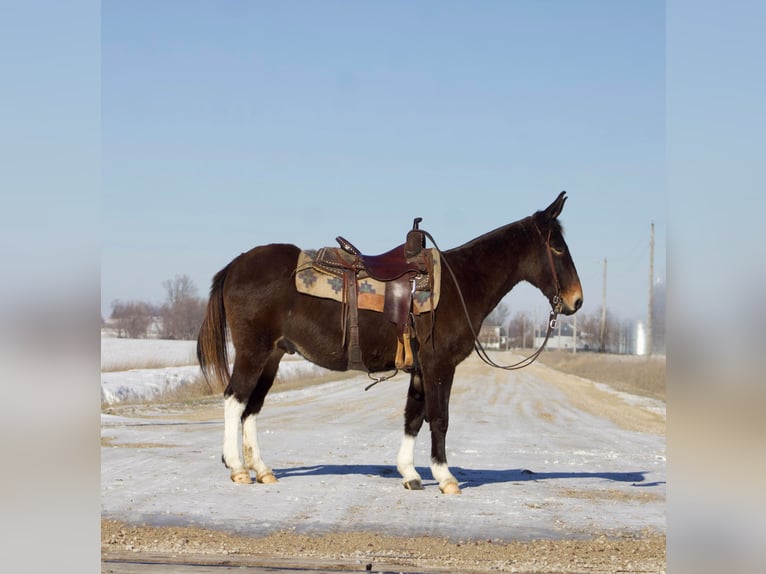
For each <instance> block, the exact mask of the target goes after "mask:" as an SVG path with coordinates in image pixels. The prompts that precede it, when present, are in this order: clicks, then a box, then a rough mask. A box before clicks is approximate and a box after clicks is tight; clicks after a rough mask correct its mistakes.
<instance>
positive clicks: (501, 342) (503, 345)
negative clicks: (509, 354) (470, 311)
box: [479, 325, 508, 349]
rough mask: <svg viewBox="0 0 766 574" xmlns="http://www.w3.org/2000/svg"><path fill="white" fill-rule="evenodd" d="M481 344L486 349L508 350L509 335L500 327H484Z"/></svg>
mask: <svg viewBox="0 0 766 574" xmlns="http://www.w3.org/2000/svg"><path fill="white" fill-rule="evenodd" d="M479 342H480V343H481V344H482V346H483V347H484V348H485V349H507V348H508V334H507V333H506V332H505V329H504V328H503V327H501V326H500V325H482V326H481V330H480V331H479Z"/></svg>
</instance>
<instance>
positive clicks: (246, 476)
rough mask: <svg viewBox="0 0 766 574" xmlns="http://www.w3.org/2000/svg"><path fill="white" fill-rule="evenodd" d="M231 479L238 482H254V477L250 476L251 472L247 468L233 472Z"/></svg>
mask: <svg viewBox="0 0 766 574" xmlns="http://www.w3.org/2000/svg"><path fill="white" fill-rule="evenodd" d="M231 480H232V482H236V483H237V484H253V479H252V478H250V473H249V472H247V471H246V470H240V471H239V472H236V473H234V472H232V473H231Z"/></svg>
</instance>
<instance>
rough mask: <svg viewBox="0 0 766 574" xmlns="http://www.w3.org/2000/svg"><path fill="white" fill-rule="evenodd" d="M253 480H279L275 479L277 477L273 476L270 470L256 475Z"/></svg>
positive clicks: (264, 482) (265, 481) (263, 481)
mask: <svg viewBox="0 0 766 574" xmlns="http://www.w3.org/2000/svg"><path fill="white" fill-rule="evenodd" d="M255 480H257V481H258V482H260V483H261V484H274V483H275V482H279V481H278V480H277V477H276V476H274V474H273V473H271V472H266V473H264V474H262V475H260V476H258V477H256V479H255Z"/></svg>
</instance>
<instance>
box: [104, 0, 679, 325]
mask: <svg viewBox="0 0 766 574" xmlns="http://www.w3.org/2000/svg"><path fill="white" fill-rule="evenodd" d="M101 18H102V20H101V39H102V44H101V57H102V66H101V85H102V92H101V137H102V148H101V168H102V169H101V176H102V190H103V191H102V205H101V208H102V216H101V225H102V232H101V313H102V315H103V316H108V314H109V312H110V305H111V302H112V301H114V300H115V299H121V300H148V301H152V302H157V303H161V302H162V301H163V299H164V291H163V288H162V282H163V281H164V280H166V279H169V278H172V277H173V276H174V275H177V274H187V275H189V276H190V277H191V278H192V279H193V280H194V282H195V283H196V285H197V287H198V288H199V291H200V295H204V294H206V292H207V289H208V287H209V283H210V280H211V278H212V276H213V274H214V273H215V272H216V271H217V270H218V269H220V268H221V267H223V266H224V265H225V264H226V263H228V262H229V261H230V260H231V259H232V258H234V257H235V256H236V255H238V254H239V253H241V252H243V251H246V250H248V249H249V248H251V247H254V246H256V245H260V244H265V243H271V242H290V243H295V244H297V245H299V246H301V247H306V248H309V247H319V246H322V245H329V244H332V243H333V240H334V237H335V236H336V235H339V234H340V235H344V236H346V237H348V238H349V239H351V240H352V241H354V242H355V243H356V244H358V245H359V246H360V248H362V249H363V250H365V251H368V252H378V251H384V250H387V249H388V248H390V247H392V246H394V245H395V244H397V243H399V242H401V241H402V240H403V237H404V233H405V232H406V230H407V229H408V228H409V227H410V225H411V223H412V219H413V217H415V216H420V217H423V224H422V225H423V227H424V228H425V229H428V230H429V231H430V232H431V233H432V234H433V235H434V237H435V238H436V240H437V241H438V242H439V244H440V246H442V247H443V248H448V247H454V246H457V245H459V244H461V243H464V242H466V241H468V240H470V239H471V238H473V237H475V236H477V235H480V234H482V233H484V232H486V231H489V230H491V229H494V228H496V227H498V226H500V225H503V224H505V223H509V222H511V221H515V220H518V219H521V218H523V217H525V216H526V215H529V214H531V213H532V212H534V211H535V210H538V209H542V208H544V207H545V206H547V205H548V203H550V201H552V200H553V199H554V198H555V197H556V195H557V194H558V192H559V191H561V190H564V189H565V190H567V191H568V194H569V200H568V202H567V205H566V208H565V211H564V214H563V215H562V221H563V223H564V225H565V227H566V230H567V240H568V243H569V246H570V248H571V251H572V253H573V256H574V259H575V262H576V264H577V267H578V270H579V272H580V276H581V280H582V282H583V287H584V291H585V307H584V311H585V312H592V311H594V310H596V309H598V308H599V307H600V305H601V294H602V271H603V260H604V258H606V259H607V260H608V279H607V305H608V307H609V308H610V310H611V311H612V312H614V313H616V314H617V315H619V316H620V317H623V318H633V317H636V318H642V317H643V316H644V315H645V313H646V306H647V290H648V289H647V287H648V263H649V230H650V224H651V222H652V221H653V222H654V223H655V226H656V240H655V241H656V246H655V276H656V277H658V278H660V279H663V280H664V278H665V227H666V213H665V210H666V190H665V175H666V174H665V6H664V3H663V2H655V1H647V2H611V1H607V0H602V1H582V2H564V1H551V2H546V1H532V0H529V1H518V2H482V3H481V9H477V8H476V6H475V5H473V4H471V3H467V2H417V3H408V2H348V1H344V2H330V1H324V2H297V1H296V2H279V3H276V2H269V3H267V2H224V3H220V2H188V1H184V2H173V1H163V2H159V3H158V2H148V1H146V2H144V1H132V2H117V1H105V2H103V3H102V6H101ZM505 302H506V304H507V305H508V307H509V308H510V309H511V311H512V312H515V311H529V312H532V313H539V314H540V315H541V316H544V315H545V313H546V311H547V303H546V301H545V299H544V298H543V296H542V295H541V294H539V292H537V291H535V290H534V289H532V288H531V287H528V286H523V287H522V286H519V287H517V288H516V289H514V290H513V291H512V292H511V294H510V295H509V296H508V297H507V298H506V300H505Z"/></svg>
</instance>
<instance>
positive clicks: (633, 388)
mask: <svg viewBox="0 0 766 574" xmlns="http://www.w3.org/2000/svg"><path fill="white" fill-rule="evenodd" d="M538 361H540V362H541V363H543V364H545V365H547V366H549V367H552V368H554V369H557V370H559V371H562V372H564V373H569V374H572V375H577V376H580V377H583V378H586V379H590V380H592V381H596V382H599V383H606V384H608V385H611V386H612V387H613V388H615V389H616V390H618V391H624V392H626V393H632V394H636V395H642V396H645V397H651V398H654V399H660V400H663V401H664V400H665V357H660V356H651V357H639V356H635V355H609V354H603V353H586V352H579V353H577V354H574V355H573V354H572V353H571V352H567V351H546V352H544V353H542V354H541V355H540V357H539V358H538Z"/></svg>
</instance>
